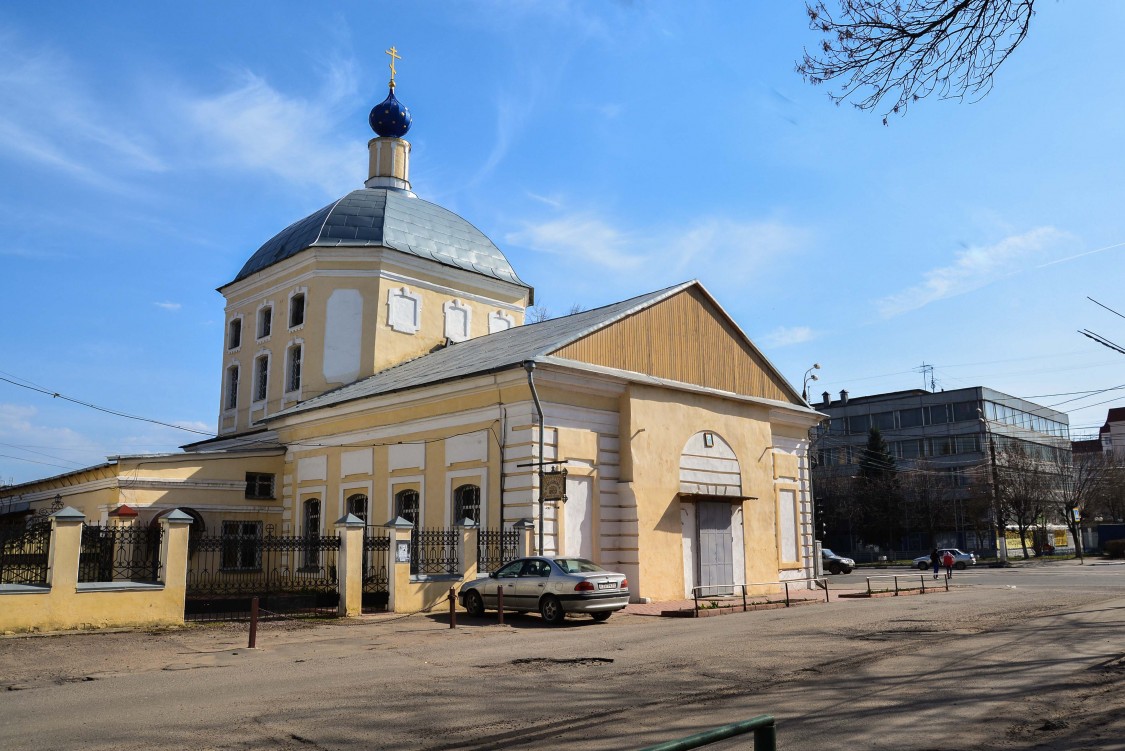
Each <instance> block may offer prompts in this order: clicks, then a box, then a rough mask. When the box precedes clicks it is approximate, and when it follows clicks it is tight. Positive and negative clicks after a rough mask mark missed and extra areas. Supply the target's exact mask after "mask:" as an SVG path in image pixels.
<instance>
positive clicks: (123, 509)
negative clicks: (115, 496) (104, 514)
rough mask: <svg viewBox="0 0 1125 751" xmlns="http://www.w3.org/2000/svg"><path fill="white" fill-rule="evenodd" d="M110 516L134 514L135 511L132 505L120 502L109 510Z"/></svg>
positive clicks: (135, 513)
mask: <svg viewBox="0 0 1125 751" xmlns="http://www.w3.org/2000/svg"><path fill="white" fill-rule="evenodd" d="M109 515H110V516H136V515H137V512H136V510H135V509H133V507H132V506H126V505H125V504H124V503H122V504H121V505H120V506H118V507H117V508H115V509H114V510H113V511H110V512H109Z"/></svg>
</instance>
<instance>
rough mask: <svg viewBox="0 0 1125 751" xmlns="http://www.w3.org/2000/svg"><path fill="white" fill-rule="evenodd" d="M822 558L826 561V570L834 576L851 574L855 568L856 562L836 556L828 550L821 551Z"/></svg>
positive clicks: (822, 549)
mask: <svg viewBox="0 0 1125 751" xmlns="http://www.w3.org/2000/svg"><path fill="white" fill-rule="evenodd" d="M820 557H821V559H822V560H823V561H824V570H825V571H830V572H832V573H833V574H850V573H851V572H852V569H854V568H855V561H853V560H852V559H851V558H845V557H843V556H842V555H836V554H835V553H833V552H832V551H831V550H829V549H828V548H821V549H820Z"/></svg>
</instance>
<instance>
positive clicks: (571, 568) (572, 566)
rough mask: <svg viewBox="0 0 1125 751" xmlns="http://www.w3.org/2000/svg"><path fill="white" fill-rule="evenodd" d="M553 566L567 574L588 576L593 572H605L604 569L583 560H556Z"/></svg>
mask: <svg viewBox="0 0 1125 751" xmlns="http://www.w3.org/2000/svg"><path fill="white" fill-rule="evenodd" d="M555 565H556V566H558V567H559V568H561V569H562V570H563V571H565V572H566V573H568V574H588V573H591V572H594V571H605V569H604V568H602V567H601V566H599V565H598V564H596V563H594V562H593V561H588V560H586V559H585V558H556V559H555Z"/></svg>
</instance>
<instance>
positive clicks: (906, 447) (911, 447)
mask: <svg viewBox="0 0 1125 751" xmlns="http://www.w3.org/2000/svg"><path fill="white" fill-rule="evenodd" d="M898 450H899V454H898V455H899V458H900V459H917V458H918V457H920V456H921V455H922V441H921V440H912V441H899V443H898Z"/></svg>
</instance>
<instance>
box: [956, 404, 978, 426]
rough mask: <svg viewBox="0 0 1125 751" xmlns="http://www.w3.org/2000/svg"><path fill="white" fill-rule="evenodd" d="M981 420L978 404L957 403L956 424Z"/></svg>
mask: <svg viewBox="0 0 1125 751" xmlns="http://www.w3.org/2000/svg"><path fill="white" fill-rule="evenodd" d="M979 419H980V411H979V409H978V408H977V403H976V402H957V403H956V404H954V405H953V421H954V422H967V421H969V420H979Z"/></svg>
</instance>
